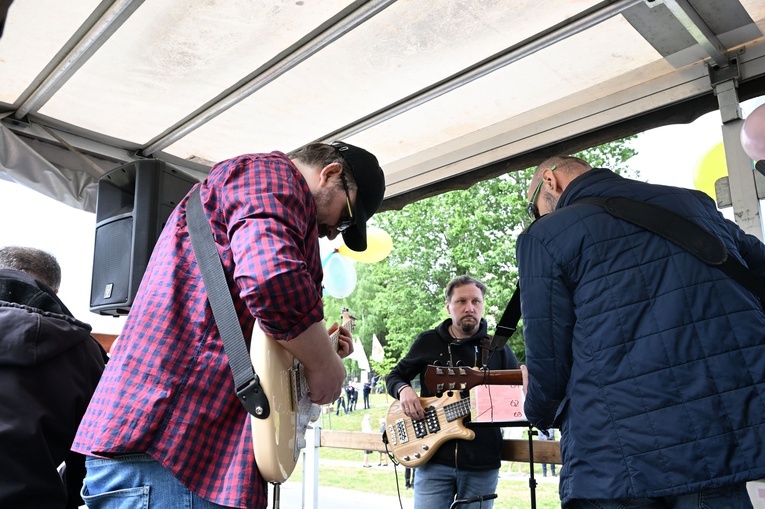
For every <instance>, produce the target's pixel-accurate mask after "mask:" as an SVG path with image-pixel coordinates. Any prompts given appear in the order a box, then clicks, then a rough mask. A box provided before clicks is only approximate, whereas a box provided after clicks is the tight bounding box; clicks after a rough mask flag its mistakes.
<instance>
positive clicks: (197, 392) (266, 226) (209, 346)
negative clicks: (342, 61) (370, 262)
mask: <svg viewBox="0 0 765 509" xmlns="http://www.w3.org/2000/svg"><path fill="white" fill-rule="evenodd" d="M200 186H201V190H200V194H201V197H202V202H203V203H204V210H205V213H206V215H207V217H208V219H209V220H210V223H211V225H212V230H213V234H214V237H215V242H216V244H217V247H218V252H219V253H220V255H221V259H222V261H223V266H224V269H225V271H226V273H227V279H228V284H229V287H230V288H231V293H232V296H233V298H234V303H235V306H236V308H237V311H238V314H239V317H240V322H241V325H242V329H243V331H244V335H245V337H246V338H249V337H250V335H251V333H252V329H253V327H254V324H255V318H253V317H256V318H258V319H259V320H260V321H261V324H262V328H263V329H264V330H265V331H266V332H267V333H269V334H271V335H272V336H273V337H275V338H276V339H280V340H290V339H292V338H294V337H295V336H297V335H299V334H300V333H302V332H304V331H305V330H306V329H307V328H308V327H309V326H310V325H312V324H313V323H316V322H319V321H321V320H322V319H323V306H322V302H321V280H322V269H321V260H320V255H319V239H318V229H317V221H316V204H315V202H314V200H313V197H312V195H311V192H310V190H309V188H308V185H307V183H306V181H305V180H304V179H303V177H302V175H301V174H300V172H299V171H298V170H297V168H296V167H295V166H294V165H293V164H292V162H291V161H290V160H289V159H288V158H287V157H286V156H285V155H284V154H282V153H280V152H274V153H271V154H250V155H244V156H240V157H238V158H235V159H231V160H229V161H224V162H222V163H220V164H218V165H216V166H215V167H214V168H213V169H212V170H211V171H210V175H209V177H208V178H207V179H206V180H205V181H204V182H202V183H201V184H200ZM187 201H188V196H187V197H186V198H184V200H183V201H182V202H181V203H180V204H179V205H178V207H176V209H175V211H174V212H173V213H172V215H171V216H170V218H169V219H168V222H167V225H166V226H165V228H164V231H163V232H162V235H161V237H160V239H159V241H158V242H157V245H156V247H155V248H154V252H153V254H152V257H151V261H150V262H149V266H148V268H147V270H146V273H145V275H144V278H143V281H142V282H141V287H140V289H139V291H138V295H137V296H136V299H135V302H134V304H133V306H132V308H131V310H130V314H129V316H128V319H127V322H126V323H125V326H124V328H123V330H122V334H121V335H120V337H119V340H118V341H117V345H116V347H115V350H114V351H113V352H112V358H111V360H110V362H109V363H108V365H107V368H106V371H105V372H104V374H103V377H102V378H101V383H100V384H99V386H98V389H97V390H96V392H95V394H94V395H93V399H92V400H91V403H90V406H89V408H88V411H87V413H86V414H85V416H84V418H83V420H82V423H81V424H80V428H79V431H78V433H77V437H76V438H75V441H74V444H73V446H72V449H73V450H75V451H78V452H80V453H83V454H88V455H93V456H106V457H109V456H114V455H116V454H123V453H135V452H145V453H146V454H148V455H149V456H151V457H152V458H154V459H155V460H157V461H158V462H159V463H161V464H162V465H164V466H165V467H166V468H167V469H169V470H170V471H171V472H172V473H173V475H174V476H175V477H176V478H177V479H178V480H179V481H180V482H181V483H183V484H184V485H185V486H186V487H188V488H189V489H190V490H191V491H193V492H194V493H196V494H197V495H199V496H200V497H202V498H204V499H206V500H209V501H211V502H214V503H216V504H220V505H224V506H231V507H248V508H264V507H266V505H267V499H268V497H267V490H266V483H265V482H264V481H263V479H262V478H261V477H260V475H259V474H258V473H257V469H256V467H255V462H254V459H253V451H252V437H251V431H250V426H249V419H248V414H247V413H246V411H245V410H244V408H243V407H242V405H241V403H240V402H239V401H238V400H237V399H236V396H235V394H234V383H233V378H232V375H231V370H230V369H229V365H228V361H227V358H226V354H225V352H224V350H223V342H222V340H221V338H220V335H219V333H218V329H217V327H216V326H215V321H214V319H213V315H212V311H211V309H210V306H209V304H208V302H207V294H206V292H205V288H204V285H203V283H202V279H201V275H200V273H199V269H198V267H197V263H196V260H195V258H194V255H193V252H192V248H191V243H190V240H189V234H188V229H187V226H186V204H187ZM232 276H233V278H232Z"/></svg>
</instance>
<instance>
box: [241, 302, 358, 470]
mask: <svg viewBox="0 0 765 509" xmlns="http://www.w3.org/2000/svg"><path fill="white" fill-rule="evenodd" d="M354 320H355V318H354V317H352V316H351V315H350V313H349V312H348V310H347V309H343V318H342V322H343V327H345V328H346V329H348V330H349V331H351V330H352V329H353V322H354ZM339 336H340V328H339V327H338V329H337V330H336V331H335V332H334V333H332V334H331V335H330V340H331V341H332V345H333V347H334V349H335V350H337V343H338V337H339ZM250 359H251V361H252V365H253V367H254V368H255V372H256V373H257V374H258V377H260V383H261V386H262V387H263V392H265V394H266V397H267V398H268V404H269V406H270V408H271V413H270V414H269V416H268V417H267V418H265V419H257V418H255V417H253V416H249V418H250V426H251V428H252V436H253V449H254V454H255V463H256V464H257V466H258V471H259V472H260V475H262V476H263V478H264V479H265V480H266V481H267V482H271V483H283V482H284V481H286V480H287V479H288V478H289V476H290V475H292V471H293V470H294V469H295V464H296V463H297V461H298V459H299V458H300V450H301V449H303V448H304V447H305V431H306V428H307V427H308V425H309V424H310V423H311V422H314V421H316V419H318V418H319V413H320V411H321V409H320V407H319V405H316V404H314V403H312V402H311V400H310V398H309V397H308V392H309V389H310V388H309V387H308V384H307V383H306V380H305V374H304V368H303V365H302V364H301V363H300V362H299V361H298V360H297V359H295V357H294V356H293V355H292V354H291V353H290V352H288V351H287V350H286V349H285V348H283V347H282V346H281V345H280V344H279V342H278V341H276V340H275V339H273V338H272V337H271V336H269V335H267V334H266V333H264V332H263V330H262V329H261V328H260V327H259V326H258V324H255V327H254V329H253V333H252V344H251V345H250Z"/></svg>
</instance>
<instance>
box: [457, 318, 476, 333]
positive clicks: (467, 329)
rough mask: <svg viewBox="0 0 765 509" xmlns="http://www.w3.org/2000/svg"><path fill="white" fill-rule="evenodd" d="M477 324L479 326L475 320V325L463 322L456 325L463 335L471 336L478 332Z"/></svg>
mask: <svg viewBox="0 0 765 509" xmlns="http://www.w3.org/2000/svg"><path fill="white" fill-rule="evenodd" d="M478 324H479V322H478V320H476V322H475V324H472V323H469V322H466V321H465V320H463V321H462V323H460V324H459V325H458V327H459V328H460V329H462V332H464V333H465V334H471V333H473V332H475V331H477V330H478Z"/></svg>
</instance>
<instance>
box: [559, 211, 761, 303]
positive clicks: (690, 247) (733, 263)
mask: <svg viewBox="0 0 765 509" xmlns="http://www.w3.org/2000/svg"><path fill="white" fill-rule="evenodd" d="M577 203H589V204H593V205H600V206H601V207H603V208H604V209H605V210H606V212H608V213H609V214H611V215H612V216H614V217H616V218H619V219H623V220H624V221H627V222H630V223H632V224H634V225H637V226H639V227H641V228H644V229H646V230H648V231H650V232H653V233H655V234H656V235H659V236H661V237H663V238H665V239H667V240H669V241H671V242H673V243H675V244H677V245H678V246H680V247H682V248H684V249H686V250H687V251H688V252H690V253H691V254H693V255H695V256H696V257H697V258H699V259H700V260H701V261H703V262H704V263H706V264H708V265H711V266H714V267H717V268H719V269H720V270H722V271H723V272H724V273H725V274H727V275H728V276H729V277H730V278H731V279H733V280H734V281H737V282H738V283H739V284H740V285H741V286H743V287H744V288H746V289H747V290H749V291H750V292H752V293H753V294H754V295H755V296H756V297H757V298H758V299H759V300H760V305H762V306H763V307H765V280H763V279H762V278H761V277H759V276H758V275H757V274H755V273H754V272H752V271H751V270H749V268H748V267H746V266H745V265H744V264H742V263H741V262H739V261H738V260H736V259H735V258H733V257H732V256H728V250H727V249H726V248H725V244H723V242H722V240H720V239H719V238H717V236H715V235H713V234H711V233H709V232H708V231H707V230H705V229H704V228H702V227H701V226H700V225H698V224H696V223H695V222H693V221H691V220H689V219H686V218H684V217H682V216H680V215H678V214H676V213H674V212H672V211H670V210H668V209H665V208H664V207H659V206H657V205H652V204H650V203H645V202H642V201H638V200H633V199H631V198H627V197H624V196H610V197H608V198H601V197H596V196H588V197H585V198H581V199H579V200H576V201H575V202H573V203H572V204H571V205H574V204H577Z"/></svg>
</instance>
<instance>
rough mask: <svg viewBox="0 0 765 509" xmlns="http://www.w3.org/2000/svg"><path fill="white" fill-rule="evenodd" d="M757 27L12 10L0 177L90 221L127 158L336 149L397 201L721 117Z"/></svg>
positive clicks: (128, 2) (509, 7) (344, 9)
mask: <svg viewBox="0 0 765 509" xmlns="http://www.w3.org/2000/svg"><path fill="white" fill-rule="evenodd" d="M763 28H765V2H763V1H762V0H654V1H649V0H614V1H595V0H535V1H524V0H398V1H396V0H370V1H360V0H359V1H349V0H321V1H318V0H289V1H281V0H204V1H202V0H190V1H186V2H178V1H172V0H102V1H99V0H75V1H70V2H61V1H60V0H35V1H33V2H23V1H18V0H17V1H16V2H14V3H13V4H12V5H11V7H10V10H9V12H8V19H7V22H6V26H5V33H4V34H3V37H2V39H0V77H2V79H0V117H3V118H2V126H0V177H2V176H5V177H6V178H10V179H12V180H16V181H19V182H22V183H24V184H26V185H28V186H31V187H33V188H35V189H37V190H38V191H40V192H43V193H45V194H48V195H49V196H53V197H55V198H57V199H59V200H61V201H64V202H66V203H69V204H72V205H74V206H77V207H79V208H83V209H85V210H94V208H95V192H96V186H95V183H96V182H97V180H98V178H99V177H100V176H101V175H102V174H103V173H105V172H106V171H108V170H110V169H112V168H115V167H117V166H120V165H122V164H124V163H126V162H130V161H133V160H136V159H141V158H158V159H163V160H165V161H167V162H169V163H171V164H173V165H174V166H176V167H179V168H181V169H185V170H186V171H189V172H191V173H193V174H195V175H196V176H203V175H204V174H205V173H206V172H207V171H208V170H209V168H210V166H211V165H212V164H213V163H214V162H217V161H220V160H223V159H226V158H229V157H232V156H235V155H238V154H241V153H247V152H269V151H272V150H282V151H285V152H286V151H290V150H293V149H295V148H297V147H299V146H301V145H303V144H305V143H307V142H310V141H316V140H318V141H331V140H335V139H343V140H345V141H347V142H349V143H353V144H357V145H360V146H363V147H365V148H367V149H369V150H370V151H372V152H373V153H375V154H376V155H377V156H378V158H379V159H380V162H381V164H382V166H383V169H384V171H385V174H386V180H387V183H388V188H387V192H386V197H385V201H384V203H383V208H384V209H391V208H400V207H402V206H403V205H405V204H407V203H410V202H412V201H414V200H417V199H420V198H422V197H424V196H428V195H432V194H436V193H440V192H443V191H445V190H448V189H454V188H464V187H468V186H469V185H471V184H473V183H474V182H476V181H478V180H481V179H485V178H490V177H494V176H496V175H499V174H503V173H506V172H508V171H513V170H517V169H522V168H526V167H528V166H531V165H533V164H535V163H538V162H539V161H541V159H542V158H544V157H546V156H549V155H553V154H556V153H563V152H567V153H570V152H573V151H575V150H579V149H582V148H586V147H589V146H594V145H596V144H599V143H603V142H606V141H610V140H614V139H618V138H621V137H624V136H626V135H629V134H634V133H637V132H641V131H644V130H646V129H648V128H651V127H656V126H658V125H663V124H668V123H677V122H688V121H690V120H693V119H695V118H697V117H698V116H700V115H701V114H703V113H706V112H708V111H712V110H715V109H717V108H720V110H721V113H722V116H723V118H722V120H723V121H726V122H733V125H735V123H736V121H737V120H740V119H738V118H737V115H736V113H735V112H736V110H737V109H738V101H739V100H744V99H747V98H750V97H754V96H757V95H760V94H761V93H762V92H763V91H764V90H765V37H763ZM739 128H740V126H739ZM733 130H735V128H734V129H733ZM732 132H733V131H732ZM736 132H737V131H736ZM730 138H731V139H732V135H731V136H730ZM727 142H728V139H727V138H726V144H727ZM729 168H730V160H729ZM668 171H669V170H668ZM732 187H735V186H732ZM732 192H733V193H734V200H735V198H736V196H735V191H732Z"/></svg>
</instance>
